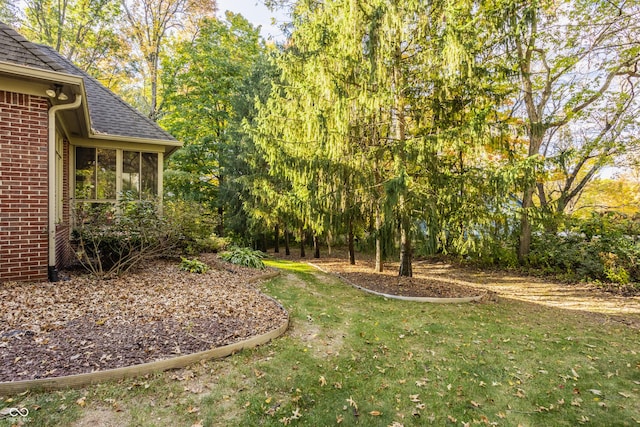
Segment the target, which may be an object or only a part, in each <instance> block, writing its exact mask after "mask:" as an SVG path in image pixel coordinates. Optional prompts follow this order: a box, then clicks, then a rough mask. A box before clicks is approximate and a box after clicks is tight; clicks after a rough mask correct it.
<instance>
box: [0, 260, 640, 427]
mask: <svg viewBox="0 0 640 427" xmlns="http://www.w3.org/2000/svg"><path fill="white" fill-rule="evenodd" d="M270 263H271V264H272V265H274V266H277V267H279V268H281V269H283V271H284V273H283V275H282V276H281V277H279V278H276V279H273V280H271V281H269V282H267V283H266V284H264V285H263V286H262V289H263V290H264V291H265V292H266V293H267V294H269V295H272V296H274V297H276V298H277V299H278V300H279V301H280V302H281V303H282V304H283V305H284V306H285V308H286V309H287V310H289V312H290V315H291V327H290V329H289V331H288V332H287V333H286V334H285V335H284V336H283V337H282V338H279V339H277V340H275V341H273V342H271V343H270V344H268V345H265V346H262V347H259V348H257V349H253V350H249V351H243V352H241V353H239V354H236V355H234V356H231V357H229V358H226V359H223V360H216V361H209V362H203V363H199V364H196V365H194V366H191V367H189V368H188V369H181V370H178V371H173V372H166V373H159V374H155V375H148V376H146V377H142V378H138V379H132V380H123V381H118V382H111V383H106V384H101V385H97V386H92V387H87V388H83V389H80V390H71V391H66V392H55V393H38V392H29V393H26V394H23V395H19V396H5V397H3V398H2V399H1V400H0V402H1V403H0V410H1V408H7V407H9V406H11V407H24V408H28V409H29V410H30V414H29V416H28V420H25V421H24V423H25V424H27V422H28V423H29V424H27V425H43V426H45V425H46V426H54V425H64V426H67V425H75V426H93V425H101V426H111V425H113V426H121V425H131V426H165V425H166V426H169V425H185V426H230V425H234V426H236V425H237V426H247V425H273V426H281V425H306V426H325V425H366V426H390V425H392V426H395V427H398V426H423V425H452V426H464V425H499V426H518V425H522V426H541V425H550V426H551V425H553V426H575V425H582V424H584V425H594V426H627V425H628V426H633V425H638V423H640V340H639V338H640V337H639V332H638V330H637V329H634V328H631V327H628V326H626V325H624V324H621V323H618V322H601V321H599V320H598V319H606V317H599V318H597V319H595V318H594V317H593V314H591V312H584V311H580V310H573V309H566V308H558V307H551V306H547V305H542V304H537V303H532V302H529V301H524V300H517V299H506V298H495V299H489V300H487V301H485V302H482V303H476V304H453V305H433V304H421V303H413V302H405V301H395V300H388V299H385V298H381V297H377V296H372V295H369V294H366V293H363V292H362V291H359V290H357V289H354V288H352V287H350V286H346V285H345V284H344V283H343V282H341V281H339V280H338V279H336V278H335V277H333V276H331V275H327V274H324V273H321V272H319V271H317V270H315V269H313V268H311V267H308V266H306V265H304V264H299V263H293V262H288V261H270ZM443 268H444V267H443ZM433 274H436V272H433ZM442 278H443V277H442V276H440V279H442ZM447 278H450V279H452V280H453V279H455V280H468V279H465V278H464V277H458V276H455V277H454V275H453V274H451V273H449V274H447V275H445V277H444V279H447ZM508 282H509V281H508V280H505V286H506V283H508ZM598 316H602V315H598ZM594 320H598V321H594ZM15 421H16V420H15V419H9V418H8V417H5V418H4V419H0V426H4V425H12V422H15Z"/></svg>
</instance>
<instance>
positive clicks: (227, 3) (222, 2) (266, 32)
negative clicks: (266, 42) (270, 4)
mask: <svg viewBox="0 0 640 427" xmlns="http://www.w3.org/2000/svg"><path fill="white" fill-rule="evenodd" d="M216 3H217V4H218V15H220V16H223V15H224V12H225V11H227V10H230V11H231V12H233V13H239V14H241V15H242V16H244V17H245V18H247V20H248V21H249V22H251V23H252V24H253V25H256V26H258V25H262V29H261V34H262V36H263V37H264V38H265V39H269V37H270V36H271V38H273V39H274V40H282V39H283V37H284V36H283V35H282V31H280V30H279V29H278V28H277V26H274V25H272V23H271V21H272V18H275V19H276V22H278V23H282V22H284V21H285V20H286V14H284V12H281V11H276V12H275V13H273V12H271V11H269V9H267V8H266V7H265V5H264V3H263V2H262V1H261V0H217V1H216Z"/></svg>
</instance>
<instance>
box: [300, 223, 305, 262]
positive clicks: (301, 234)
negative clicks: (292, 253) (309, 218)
mask: <svg viewBox="0 0 640 427" xmlns="http://www.w3.org/2000/svg"><path fill="white" fill-rule="evenodd" d="M304 257H306V254H305V253H304V228H302V227H300V258H304Z"/></svg>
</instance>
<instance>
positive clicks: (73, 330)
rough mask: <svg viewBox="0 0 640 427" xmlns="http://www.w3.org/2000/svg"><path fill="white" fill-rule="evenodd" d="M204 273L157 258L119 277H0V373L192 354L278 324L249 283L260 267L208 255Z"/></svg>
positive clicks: (6, 377) (10, 377)
mask: <svg viewBox="0 0 640 427" xmlns="http://www.w3.org/2000/svg"><path fill="white" fill-rule="evenodd" d="M202 260H203V261H204V262H206V263H207V264H209V266H210V267H211V269H210V270H209V271H208V272H207V273H205V274H194V273H188V272H185V271H181V270H180V269H179V266H178V263H176V262H174V261H170V260H157V261H153V262H151V263H149V264H148V265H147V266H145V267H144V268H143V269H141V270H140V271H138V272H135V273H130V274H128V275H126V276H124V277H121V278H118V279H114V280H108V281H98V280H95V279H94V278H92V277H90V276H88V275H86V274H79V273H71V277H70V279H69V280H66V281H60V282H56V283H47V282H44V283H5V284H3V285H2V286H0V349H1V351H0V381H3V382H6V381H20V380H32V379H38V378H51V377H58V376H65V375H72V374H80V373H88V372H94V371H101V370H106V369H113V368H119V367H124V366H130V365H136V364H141V363H146V362H152V361H157V360H163V359H168V358H172V357H176V356H180V355H185V354H192V353H196V352H200V351H205V350H209V349H211V348H215V347H219V346H223V345H227V344H231V343H234V342H238V341H241V340H243V339H247V338H250V337H252V336H255V335H259V334H262V333H266V332H268V331H270V330H273V329H275V328H277V327H278V326H279V325H281V324H282V322H283V321H284V320H285V319H286V316H287V314H286V312H285V311H284V309H283V308H282V307H281V306H280V305H279V304H278V303H276V302H275V301H274V300H272V299H271V298H269V297H267V296H265V295H264V294H262V293H261V292H259V291H258V289H257V288H256V287H255V286H254V285H251V284H250V283H249V282H250V279H252V278H254V277H257V276H259V275H261V274H263V273H264V272H263V271H258V270H254V269H248V268H242V267H238V266H234V265H231V264H227V263H223V262H222V261H220V260H218V259H217V256H215V255H213V254H208V255H205V256H203V257H202Z"/></svg>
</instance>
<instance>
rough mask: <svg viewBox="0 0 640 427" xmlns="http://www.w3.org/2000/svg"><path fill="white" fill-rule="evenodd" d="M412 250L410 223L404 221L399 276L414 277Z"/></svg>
mask: <svg viewBox="0 0 640 427" xmlns="http://www.w3.org/2000/svg"><path fill="white" fill-rule="evenodd" d="M412 252H413V249H412V248H411V236H410V230H409V221H407V220H406V219H405V220H403V221H402V225H401V227H400V271H399V272H398V275H400V276H406V277H412V276H413V271H412V266H411V264H412V263H411V258H412V256H413V253H412Z"/></svg>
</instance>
